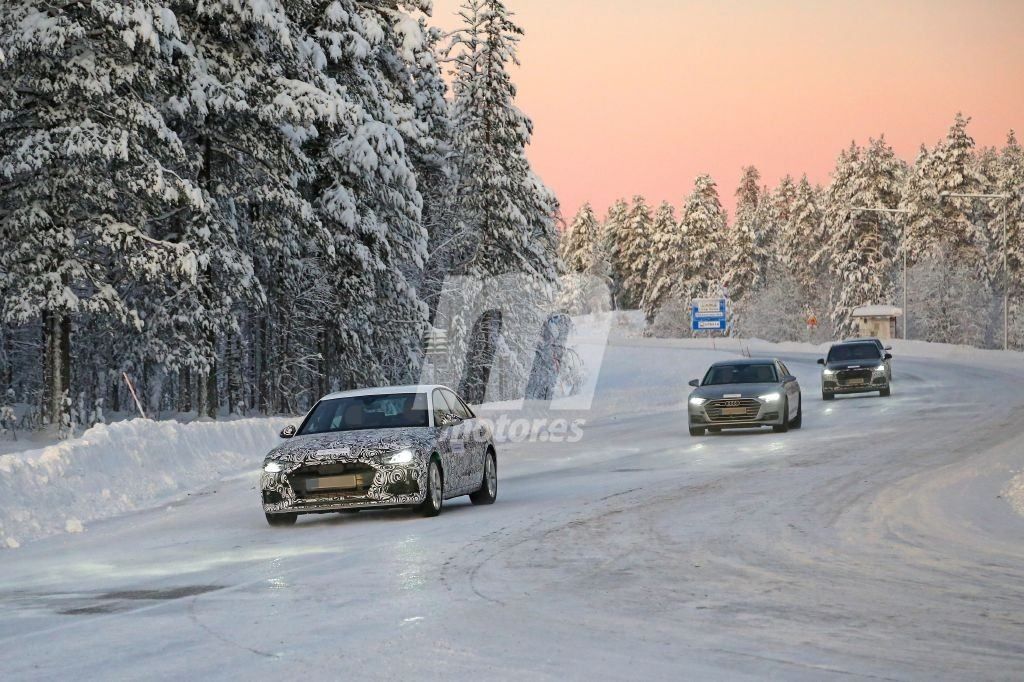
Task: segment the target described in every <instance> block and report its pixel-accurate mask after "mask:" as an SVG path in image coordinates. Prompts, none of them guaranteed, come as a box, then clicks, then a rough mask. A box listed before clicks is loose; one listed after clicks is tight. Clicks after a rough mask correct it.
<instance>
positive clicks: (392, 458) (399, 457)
mask: <svg viewBox="0 0 1024 682" xmlns="http://www.w3.org/2000/svg"><path fill="white" fill-rule="evenodd" d="M415 457H416V454H415V453H414V452H413V451H412V450H410V449H408V448H406V449H405V450H399V451H398V452H396V453H395V454H393V455H389V456H388V457H387V459H385V460H384V462H385V464H409V463H410V462H412V460H413V459H414V458H415Z"/></svg>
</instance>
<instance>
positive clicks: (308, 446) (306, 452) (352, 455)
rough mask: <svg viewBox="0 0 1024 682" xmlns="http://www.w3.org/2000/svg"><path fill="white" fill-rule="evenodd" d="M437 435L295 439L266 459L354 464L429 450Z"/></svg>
mask: <svg viewBox="0 0 1024 682" xmlns="http://www.w3.org/2000/svg"><path fill="white" fill-rule="evenodd" d="M437 433H438V430H437V429H436V428H431V427H426V426H421V427H414V428H405V429H375V430H367V431H344V432H342V433H323V434H317V435H311V436H295V437H294V438H291V439H289V440H288V441H287V442H285V443H282V444H281V445H278V446H277V447H276V448H274V449H273V450H271V451H270V453H269V454H268V455H267V457H266V458H267V459H268V460H274V461H277V462H290V463H294V464H302V463H305V462H351V461H356V460H361V459H362V460H365V459H372V458H376V457H381V456H384V455H389V454H392V453H395V452H398V451H399V450H404V449H406V448H410V449H412V450H415V451H424V450H427V451H429V450H430V448H432V447H433V446H434V443H435V442H436V440H437Z"/></svg>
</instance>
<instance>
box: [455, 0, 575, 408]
mask: <svg viewBox="0 0 1024 682" xmlns="http://www.w3.org/2000/svg"><path fill="white" fill-rule="evenodd" d="M460 16H461V17H462V19H463V21H464V24H465V25H464V26H463V28H462V29H461V30H459V31H457V32H456V33H454V34H453V37H452V42H451V45H450V46H449V50H448V54H449V56H450V57H452V58H453V59H454V64H455V70H454V76H453V83H452V89H453V92H454V101H453V103H452V121H453V126H454V136H453V137H454V149H455V158H456V159H457V162H456V177H457V180H458V182H457V191H456V201H457V202H458V203H457V207H456V211H457V214H456V215H457V220H458V224H459V226H460V227H459V229H460V231H462V232H464V233H465V234H466V235H467V240H466V243H467V248H468V249H469V251H470V254H471V255H470V257H469V259H468V261H467V263H466V265H465V267H464V274H467V275H471V276H473V277H475V278H477V279H479V280H489V279H490V278H493V277H495V276H501V275H513V276H516V277H519V278H529V279H530V282H529V284H528V285H525V280H520V281H522V282H524V285H525V286H526V288H527V289H529V291H514V290H505V291H504V292H503V293H502V295H503V296H506V297H507V298H508V299H509V300H506V301H504V302H500V301H495V302H494V303H495V305H494V307H495V308H496V309H503V310H506V311H509V314H512V315H516V316H518V319H516V320H514V321H512V320H505V321H504V326H506V327H507V328H519V329H524V328H529V327H531V326H534V327H535V328H537V329H540V327H541V324H542V323H543V322H544V320H543V318H542V317H541V314H542V313H541V311H540V310H539V309H536V306H533V305H531V304H529V303H528V302H526V301H522V300H519V299H520V298H521V297H526V298H530V299H533V298H534V297H535V296H542V297H543V295H546V294H547V293H553V292H554V287H553V285H554V282H555V279H556V277H557V274H558V269H559V264H558V258H557V237H556V233H555V217H556V215H557V213H558V201H557V199H556V198H555V196H554V195H553V194H552V193H551V191H550V190H549V189H548V188H547V187H545V186H544V184H543V182H541V180H540V179H539V178H538V177H537V176H536V175H535V174H534V172H533V170H532V168H531V167H530V163H529V161H528V160H527V158H526V148H527V146H528V145H529V144H530V140H531V136H532V134H533V123H532V122H531V121H530V119H529V118H528V117H527V116H526V115H524V114H523V112H521V111H520V110H519V108H518V107H517V106H516V103H515V100H516V95H517V89H516V86H515V84H514V83H513V82H512V78H511V76H510V74H509V71H508V69H509V67H510V66H511V65H516V64H518V63H519V62H518V58H517V56H516V49H517V45H518V42H519V40H520V37H521V36H522V34H523V31H522V29H521V28H520V27H519V26H517V25H516V24H515V22H514V21H513V16H512V13H511V12H510V11H509V10H508V8H507V6H506V5H505V3H504V2H502V1H501V0H466V2H465V3H464V4H463V6H462V10H461V12H460ZM513 288H514V287H513ZM513 299H516V300H513ZM534 318H536V319H534ZM448 324H449V326H452V325H454V326H456V327H462V328H467V329H471V330H472V331H471V338H470V344H471V348H470V349H453V350H454V352H455V354H456V357H463V356H465V355H466V353H463V352H462V351H463V350H466V351H467V352H468V357H469V359H468V361H467V362H468V366H467V367H466V371H465V373H464V374H463V376H462V381H461V384H460V386H461V389H462V391H463V394H465V395H467V396H468V397H469V399H470V400H474V401H481V400H483V399H484V397H485V389H486V388H487V383H488V381H489V377H490V376H491V370H492V368H494V369H496V371H495V374H496V375H499V376H500V377H502V378H501V380H500V381H498V383H499V384H500V385H501V386H504V387H507V389H508V390H509V391H513V390H517V387H519V386H521V385H523V384H522V381H521V380H522V379H523V378H525V377H527V376H529V373H530V366H531V364H532V362H533V359H534V349H533V348H527V347H519V346H517V345H516V344H520V345H521V344H523V343H533V342H534V341H535V339H532V338H531V339H528V340H527V339H520V338H511V337H507V336H506V337H503V338H499V336H498V333H499V329H500V327H501V326H502V324H501V323H496V322H494V321H486V320H481V321H472V320H451V321H449V323H448ZM477 349H482V350H481V351H480V352H477ZM487 349H498V350H499V351H500V353H499V356H500V357H497V359H496V360H495V361H492V358H491V357H488V356H489V355H490V351H489V350H487ZM502 397H514V396H513V395H512V394H511V393H509V394H508V395H505V396H502ZM515 397H521V396H515Z"/></svg>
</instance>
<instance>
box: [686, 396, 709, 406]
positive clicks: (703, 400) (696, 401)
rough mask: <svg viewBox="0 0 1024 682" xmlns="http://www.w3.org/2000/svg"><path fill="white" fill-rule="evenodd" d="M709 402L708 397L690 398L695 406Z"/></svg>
mask: <svg viewBox="0 0 1024 682" xmlns="http://www.w3.org/2000/svg"><path fill="white" fill-rule="evenodd" d="M706 402H707V398H690V404H691V405H693V406H694V407H700V406H701V405H703V404H704V403H706Z"/></svg>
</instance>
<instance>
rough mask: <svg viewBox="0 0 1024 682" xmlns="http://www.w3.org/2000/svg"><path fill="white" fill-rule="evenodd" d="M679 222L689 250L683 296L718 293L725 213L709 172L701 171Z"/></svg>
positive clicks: (683, 281)
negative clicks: (707, 173)
mask: <svg viewBox="0 0 1024 682" xmlns="http://www.w3.org/2000/svg"><path fill="white" fill-rule="evenodd" d="M680 223H681V225H682V230H683V239H684V242H683V243H684V245H685V246H684V249H683V250H684V252H685V253H686V263H685V267H684V268H683V271H682V277H681V282H680V295H681V297H682V298H683V299H684V300H686V301H688V300H689V299H691V298H695V297H700V296H717V295H719V293H720V292H721V289H722V271H723V269H724V267H725V262H724V256H725V250H726V248H725V242H726V233H725V230H726V215H725V210H724V209H723V208H722V202H721V200H720V199H719V198H718V187H717V185H716V184H715V181H714V180H713V179H712V178H711V176H710V175H701V176H699V177H698V178H697V179H696V181H695V182H694V187H693V192H692V193H691V194H690V196H689V197H688V198H687V199H686V203H685V205H684V207H683V215H682V218H681V220H680Z"/></svg>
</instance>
